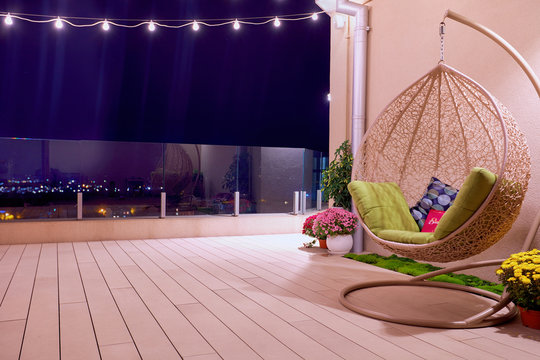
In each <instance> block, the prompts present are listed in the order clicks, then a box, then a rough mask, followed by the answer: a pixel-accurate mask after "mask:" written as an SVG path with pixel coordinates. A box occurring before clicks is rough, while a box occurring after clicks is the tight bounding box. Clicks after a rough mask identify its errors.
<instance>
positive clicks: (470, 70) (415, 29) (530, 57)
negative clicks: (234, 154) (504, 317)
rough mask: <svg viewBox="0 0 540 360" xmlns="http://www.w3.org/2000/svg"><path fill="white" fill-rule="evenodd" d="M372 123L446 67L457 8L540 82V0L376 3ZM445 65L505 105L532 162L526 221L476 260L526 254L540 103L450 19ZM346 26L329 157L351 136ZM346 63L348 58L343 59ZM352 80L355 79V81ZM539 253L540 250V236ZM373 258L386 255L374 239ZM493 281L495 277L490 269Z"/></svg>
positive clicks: (511, 68)
mask: <svg viewBox="0 0 540 360" xmlns="http://www.w3.org/2000/svg"><path fill="white" fill-rule="evenodd" d="M369 6H370V20H369V26H370V28H371V30H370V32H369V35H368V78H367V80H368V82H367V84H368V85H367V86H368V89H367V93H368V100H367V114H366V115H367V122H368V126H369V125H370V124H372V123H373V122H374V120H375V119H376V117H377V115H378V113H379V112H380V111H381V110H382V109H383V108H384V106H385V105H387V104H388V103H389V102H390V101H391V100H392V99H393V98H394V97H395V96H397V95H398V94H399V93H400V92H401V91H402V90H404V89H405V88H406V87H407V86H408V85H410V84H411V83H413V82H414V81H416V80H417V79H418V78H419V77H421V76H422V75H424V74H425V73H427V72H428V71H430V70H431V69H432V68H433V67H434V66H435V65H436V64H437V62H438V60H439V44H440V40H439V35H438V26H439V22H440V21H442V18H443V16H444V13H445V10H446V9H448V8H449V9H451V10H453V11H455V12H457V13H459V14H461V15H463V16H466V17H468V18H470V19H472V20H474V21H476V22H478V23H480V24H483V25H485V26H486V27H488V28H490V29H492V30H493V31H495V32H496V33H498V34H499V35H501V36H502V37H503V38H505V39H506V40H507V41H508V42H509V43H510V44H512V45H513V46H514V47H515V48H516V49H517V50H518V51H519V52H520V53H521V54H522V55H523V57H524V58H525V59H526V60H527V62H528V63H529V64H530V65H531V67H532V68H533V70H534V71H535V72H536V73H537V74H538V75H540V21H539V19H540V1H539V0H512V1H508V0H475V1H471V0H451V1H450V0H407V1H396V0H374V1H372V2H370V3H369ZM446 24H447V26H446V30H447V34H446V37H445V48H446V51H445V54H446V62H447V63H448V64H449V65H451V66H453V67H455V68H457V69H458V70H460V71H462V72H464V73H465V74H467V75H468V76H470V77H471V78H473V79H475V80H476V81H478V82H479V83H480V84H482V85H483V86H484V87H485V88H486V89H487V90H488V91H490V92H491V93H492V94H493V95H494V96H495V97H496V98H498V99H499V100H500V101H501V102H502V103H503V104H505V105H506V106H507V107H508V108H509V109H510V111H511V112H512V113H513V114H514V117H515V118H516V120H517V121H518V124H519V126H520V127H521V130H522V131H523V132H524V133H525V134H526V136H527V140H528V144H529V147H530V152H531V157H532V163H533V164H532V176H531V181H530V183H529V191H528V193H527V196H526V200H525V202H524V204H523V207H522V211H521V214H520V216H519V218H518V220H517V222H516V223H515V225H514V227H513V228H512V230H511V231H510V232H509V233H508V234H507V236H506V237H505V238H504V239H503V240H501V241H500V242H499V243H498V244H496V245H495V246H493V247H492V248H490V249H489V250H487V251H485V252H484V253H482V254H480V255H478V256H476V257H474V258H473V259H474V260H479V259H494V258H502V257H506V256H507V255H508V254H509V253H511V252H515V251H517V250H519V249H520V246H521V242H522V239H523V238H524V237H525V235H526V233H527V231H528V225H529V224H530V223H531V222H532V220H533V218H534V216H535V213H536V212H537V211H539V210H540V206H539V204H540V181H539V180H540V137H539V135H540V101H539V98H538V96H537V94H536V92H535V90H534V88H533V86H532V85H531V83H530V82H529V80H528V78H527V77H526V75H525V74H524V73H523V72H522V70H521V68H520V67H519V66H518V65H517V64H516V63H515V62H514V61H513V59H512V58H511V57H510V56H509V55H508V54H507V53H506V52H504V50H502V49H501V48H500V47H499V46H498V45H496V44H495V43H494V42H492V41H491V40H490V39H488V38H486V37H485V36H484V35H482V34H480V33H479V32H476V31H475V30H472V29H470V28H468V27H466V26H464V25H462V24H459V23H456V22H454V21H453V20H449V19H447V20H446ZM347 38H348V30H347V27H345V28H344V29H340V30H338V29H335V27H334V26H333V27H332V48H331V56H332V61H331V85H330V88H331V91H332V104H331V108H330V112H331V115H330V122H331V126H330V153H333V151H334V149H335V148H336V146H337V145H336V144H339V143H341V141H343V140H344V139H345V138H346V137H349V136H350V135H349V131H348V128H347V126H346V125H345V124H346V123H347V121H348V120H347V119H348V118H350V116H349V115H348V114H347V118H345V116H344V115H345V111H346V110H345V109H346V107H347V106H349V105H348V101H347V96H345V95H343V94H345V93H346V94H347V95H348V94H350V90H347V89H349V88H350V85H349V84H348V83H347V80H346V78H347V74H346V69H347V68H349V67H347V65H346V64H347V61H348V62H351V61H352V57H351V54H352V51H351V49H350V41H348V40H347ZM343 57H348V59H344V58H343ZM349 76H350V75H349ZM534 246H535V247H539V246H540V234H538V235H537V237H536V239H535V242H534ZM365 248H366V250H367V251H372V252H379V253H384V251H383V250H381V249H380V248H379V247H378V246H377V245H375V244H374V243H373V242H371V240H366V243H365ZM484 272H486V274H491V273H492V270H491V269H490V270H489V271H487V270H485V271H484Z"/></svg>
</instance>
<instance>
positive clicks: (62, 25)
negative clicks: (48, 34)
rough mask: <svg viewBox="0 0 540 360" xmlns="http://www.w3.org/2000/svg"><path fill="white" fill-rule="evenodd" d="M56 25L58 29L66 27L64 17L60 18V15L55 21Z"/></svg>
mask: <svg viewBox="0 0 540 360" xmlns="http://www.w3.org/2000/svg"><path fill="white" fill-rule="evenodd" d="M54 26H55V27H56V28H57V29H61V28H63V27H64V24H63V23H62V19H60V16H59V17H58V19H56V21H55V22H54Z"/></svg>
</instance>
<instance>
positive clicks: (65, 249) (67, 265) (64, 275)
mask: <svg viewBox="0 0 540 360" xmlns="http://www.w3.org/2000/svg"><path fill="white" fill-rule="evenodd" d="M58 290H59V301H60V304H69V303H80V302H86V296H85V295H84V289H83V286H82V282H81V276H80V274H79V267H78V265H77V259H76V258H75V252H74V251H73V244H72V243H60V244H58Z"/></svg>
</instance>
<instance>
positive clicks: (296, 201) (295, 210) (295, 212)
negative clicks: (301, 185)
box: [292, 191, 300, 215]
mask: <svg viewBox="0 0 540 360" xmlns="http://www.w3.org/2000/svg"><path fill="white" fill-rule="evenodd" d="M299 199H300V193H299V192H298V191H295V192H294V196H293V212H292V213H293V215H298V208H299Z"/></svg>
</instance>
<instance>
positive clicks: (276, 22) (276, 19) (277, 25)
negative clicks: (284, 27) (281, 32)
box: [274, 16, 281, 27]
mask: <svg viewBox="0 0 540 360" xmlns="http://www.w3.org/2000/svg"><path fill="white" fill-rule="evenodd" d="M279 25H281V22H280V21H279V19H278V17H277V16H276V18H275V20H274V26H275V27H279Z"/></svg>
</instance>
